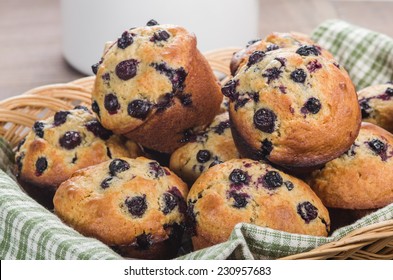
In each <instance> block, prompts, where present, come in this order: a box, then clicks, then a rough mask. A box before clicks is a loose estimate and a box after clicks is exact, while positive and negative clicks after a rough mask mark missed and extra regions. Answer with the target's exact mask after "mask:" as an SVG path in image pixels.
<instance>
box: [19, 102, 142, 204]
mask: <svg viewBox="0 0 393 280" xmlns="http://www.w3.org/2000/svg"><path fill="white" fill-rule="evenodd" d="M138 153H139V150H138V148H137V147H136V144H135V143H126V141H125V139H124V138H123V137H120V136H116V135H113V133H112V132H111V131H110V130H107V129H105V128H104V127H102V125H101V124H100V122H99V121H98V120H97V119H96V118H95V116H94V115H93V114H92V113H91V112H89V110H88V109H87V108H86V107H77V108H76V109H74V110H70V111H59V112H57V113H56V114H55V115H54V116H53V117H50V118H48V119H46V120H42V121H37V122H35V124H34V126H33V129H32V131H30V132H29V134H28V135H27V136H26V138H25V139H23V140H22V142H21V143H20V144H19V146H18V148H17V152H16V155H15V161H16V173H17V177H18V180H19V181H20V182H21V184H22V185H23V186H24V187H25V189H26V191H27V192H28V193H29V194H30V195H31V196H33V197H34V198H35V199H37V200H38V201H39V202H41V203H42V204H44V205H45V206H48V207H50V206H51V201H52V199H53V194H54V192H55V190H56V188H57V187H58V186H59V185H60V183H62V182H63V181H65V180H67V179H68V178H69V177H70V176H71V175H72V173H74V172H75V171H76V170H78V169H81V168H84V167H87V166H90V165H94V164H97V163H100V162H103V161H106V160H108V159H111V158H112V157H119V156H127V157H136V156H137V155H138Z"/></svg>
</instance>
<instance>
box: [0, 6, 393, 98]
mask: <svg viewBox="0 0 393 280" xmlns="http://www.w3.org/2000/svg"><path fill="white" fill-rule="evenodd" d="M259 1H260V19H259V23H260V26H259V33H260V36H261V37H263V36H265V35H266V34H268V33H270V32H272V31H281V32H285V31H298V32H304V33H308V34H309V33H310V32H311V31H312V29H313V28H315V27H316V26H317V25H318V24H319V23H321V22H322V21H324V20H326V19H331V18H340V19H343V20H346V21H349V22H351V23H354V24H357V25H360V26H363V27H367V28H369V29H372V30H375V31H379V32H382V33H385V34H387V35H389V36H391V37H393V28H392V26H393V16H392V11H393V1H372V0H363V1H357V0H346V1H342V0H296V1H295V0H259ZM60 14H61V13H60V1H59V0H0V63H1V64H0V65H1V66H0V100H2V99H4V98H7V97H10V96H15V95H19V94H21V93H23V92H25V91H27V90H29V89H31V88H34V87H37V86H41V85H45V84H51V83H61V82H68V81H71V80H74V79H77V78H80V77H83V76H84V74H81V73H79V72H77V71H76V70H74V69H72V68H71V67H70V66H69V65H68V64H67V62H66V61H65V59H64V58H63V56H62V49H61V17H60Z"/></svg>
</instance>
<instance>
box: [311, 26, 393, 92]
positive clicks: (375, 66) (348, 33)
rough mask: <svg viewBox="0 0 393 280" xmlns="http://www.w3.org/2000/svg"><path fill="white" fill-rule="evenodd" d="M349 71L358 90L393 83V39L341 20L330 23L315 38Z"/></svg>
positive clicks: (322, 27) (316, 31)
mask: <svg viewBox="0 0 393 280" xmlns="http://www.w3.org/2000/svg"><path fill="white" fill-rule="evenodd" d="M311 38H312V39H314V40H315V41H316V42H318V44H320V45H321V46H323V47H324V48H326V49H328V50H329V51H330V52H331V53H332V54H333V55H334V57H335V58H336V59H337V61H338V62H339V63H340V64H341V65H343V66H344V67H345V69H346V70H347V71H348V73H349V75H350V77H351V79H352V81H353V83H354V84H355V86H356V88H357V90H360V89H362V88H365V87H367V86H370V85H373V84H383V83H386V82H389V81H393V39H392V38H390V37H388V36H386V35H383V34H381V33H377V32H373V31H370V30H368V29H365V28H360V27H357V26H354V25H351V24H349V23H347V22H344V21H340V20H329V21H326V22H324V23H322V24H321V25H320V26H318V27H317V28H316V29H315V30H314V32H313V33H312V35H311Z"/></svg>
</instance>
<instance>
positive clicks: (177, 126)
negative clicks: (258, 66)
mask: <svg viewBox="0 0 393 280" xmlns="http://www.w3.org/2000/svg"><path fill="white" fill-rule="evenodd" d="M93 71H94V72H95V73H96V79H95V84H94V89H93V94H92V102H93V103H92V109H93V111H94V112H95V113H96V114H97V116H98V117H99V119H100V120H101V123H102V125H103V126H104V127H105V128H107V129H110V130H112V131H113V132H115V133H117V134H123V135H125V136H126V137H128V138H129V139H131V140H133V141H135V142H137V143H140V144H141V145H143V146H144V147H147V148H149V149H152V150H156V151H158V152H163V153H171V152H173V151H174V150H175V149H177V148H178V147H180V146H181V145H182V144H183V143H182V139H183V133H184V131H186V130H187V129H190V128H193V127H196V126H201V125H207V124H209V123H210V122H211V121H212V120H213V118H214V116H215V115H216V114H217V113H218V112H219V110H220V104H221V101H222V94H221V93H220V86H219V83H218V81H217V79H216V78H215V76H214V74H213V71H212V69H211V68H210V66H209V64H208V62H207V60H206V59H205V58H204V57H203V56H202V54H201V53H200V52H199V51H198V49H197V48H196V38H195V36H194V35H193V34H191V33H189V32H188V31H187V30H185V29H184V28H182V27H180V26H174V25H154V23H149V25H148V26H145V27H139V28H134V29H130V30H128V31H125V32H124V33H123V34H122V35H121V37H120V38H119V39H118V40H117V41H116V42H114V43H112V44H111V45H109V46H108V47H107V48H106V50H105V52H104V55H103V57H102V59H101V61H100V62H99V63H98V64H96V65H94V66H93Z"/></svg>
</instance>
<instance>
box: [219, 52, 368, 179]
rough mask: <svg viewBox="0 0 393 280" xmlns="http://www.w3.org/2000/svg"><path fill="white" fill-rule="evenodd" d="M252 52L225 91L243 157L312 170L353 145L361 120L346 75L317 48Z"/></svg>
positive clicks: (283, 166) (238, 145)
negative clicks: (304, 50)
mask: <svg viewBox="0 0 393 280" xmlns="http://www.w3.org/2000/svg"><path fill="white" fill-rule="evenodd" d="M303 48H304V46H302V47H299V48H295V49H290V48H286V49H278V50H274V51H271V52H267V53H260V52H258V51H257V52H254V53H253V54H252V55H251V56H250V57H249V60H248V62H247V65H244V66H243V67H242V68H241V69H240V70H239V72H238V74H237V75H236V76H235V77H234V78H233V79H232V80H230V81H229V82H228V83H227V84H226V85H225V86H224V87H223V88H222V92H223V94H224V95H225V96H227V97H229V99H230V105H229V115H230V120H231V123H232V125H231V128H232V135H233V137H234V140H235V143H236V145H237V147H238V149H239V152H240V154H241V155H242V156H243V157H247V158H252V159H267V160H268V161H270V162H271V163H273V164H275V165H278V166H281V167H282V168H285V169H286V170H288V171H295V170H296V172H297V171H299V170H302V169H303V170H305V169H312V168H315V167H316V166H319V165H321V164H324V163H326V162H328V161H330V160H332V159H333V158H336V157H338V156H339V155H341V154H342V153H344V152H345V151H346V150H348V149H349V147H350V146H351V145H352V143H353V142H354V140H355V138H356V136H357V135H358V132H359V127H360V121H361V115H360V108H359V104H358V102H357V95H356V92H355V88H354V86H353V84H352V82H351V80H350V78H349V76H348V73H347V72H346V71H345V70H344V69H343V68H341V67H340V66H339V65H338V64H336V63H335V62H334V61H333V60H328V59H326V58H325V57H323V56H322V55H320V51H319V50H318V48H316V47H314V46H308V50H309V51H308V52H303Z"/></svg>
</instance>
